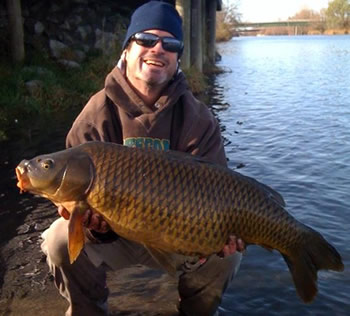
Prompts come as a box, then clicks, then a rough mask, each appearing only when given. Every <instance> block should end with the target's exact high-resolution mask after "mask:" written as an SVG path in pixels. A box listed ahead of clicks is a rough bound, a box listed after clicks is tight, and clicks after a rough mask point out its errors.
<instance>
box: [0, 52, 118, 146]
mask: <svg viewBox="0 0 350 316" xmlns="http://www.w3.org/2000/svg"><path fill="white" fill-rule="evenodd" d="M118 52H119V51H118ZM116 58H117V55H116V54H115V55H113V56H110V57H107V56H102V55H96V56H92V57H91V56H90V58H88V60H87V61H86V62H84V63H83V64H82V65H81V67H80V68H77V69H67V68H65V67H63V66H62V65H60V64H57V63H56V62H54V61H52V60H50V59H49V58H45V57H43V56H42V55H40V54H36V55H32V56H28V60H30V62H27V63H26V64H25V65H24V66H23V67H14V66H12V65H11V63H6V62H2V63H1V64H0V141H4V140H7V139H12V138H14V137H21V138H26V139H29V140H30V139H31V137H32V134H33V133H35V132H36V131H38V130H48V129H54V128H56V127H57V125H60V124H69V125H70V124H71V121H72V120H73V119H74V117H75V116H76V115H77V114H78V113H79V111H80V110H81V109H82V107H83V106H84V105H85V104H86V102H87V101H88V99H89V98H90V96H91V95H92V94H94V93H95V92H96V91H98V90H99V89H101V88H102V87H103V83H104V79H105V76H106V74H107V73H108V72H109V71H110V70H111V69H112V67H113V64H114V62H115V60H116ZM67 122H69V123H67Z"/></svg>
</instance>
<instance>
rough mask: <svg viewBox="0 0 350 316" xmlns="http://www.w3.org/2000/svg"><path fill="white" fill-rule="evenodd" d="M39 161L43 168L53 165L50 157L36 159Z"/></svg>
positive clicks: (46, 168)
mask: <svg viewBox="0 0 350 316" xmlns="http://www.w3.org/2000/svg"><path fill="white" fill-rule="evenodd" d="M38 162H40V163H41V166H42V167H43V169H45V170H48V169H50V168H51V167H52V166H53V161H52V160H51V159H45V160H43V161H42V160H40V161H38Z"/></svg>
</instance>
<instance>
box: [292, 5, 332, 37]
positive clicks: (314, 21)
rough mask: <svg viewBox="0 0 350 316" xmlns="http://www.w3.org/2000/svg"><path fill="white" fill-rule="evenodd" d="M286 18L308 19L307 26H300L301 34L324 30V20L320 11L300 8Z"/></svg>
mask: <svg viewBox="0 0 350 316" xmlns="http://www.w3.org/2000/svg"><path fill="white" fill-rule="evenodd" d="M288 20H310V22H311V23H310V25H309V26H303V27H300V29H299V32H300V33H301V34H310V33H311V34H312V33H313V32H315V31H316V32H319V33H323V32H324V30H325V22H324V18H323V16H322V13H321V12H316V11H314V10H310V9H307V8H305V9H302V10H300V11H299V12H297V13H296V14H295V15H294V16H292V17H290V18H288Z"/></svg>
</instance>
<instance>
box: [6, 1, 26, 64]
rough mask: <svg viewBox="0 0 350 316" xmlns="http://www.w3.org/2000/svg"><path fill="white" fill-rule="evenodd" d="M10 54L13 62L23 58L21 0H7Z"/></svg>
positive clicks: (19, 61) (20, 60)
mask: <svg viewBox="0 0 350 316" xmlns="http://www.w3.org/2000/svg"><path fill="white" fill-rule="evenodd" d="M7 12H8V19H9V33H10V46H11V56H12V60H13V61H14V62H15V63H21V62H23V60H24V39H23V21H22V13H21V0H7Z"/></svg>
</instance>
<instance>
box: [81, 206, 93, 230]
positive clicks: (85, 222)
mask: <svg viewBox="0 0 350 316" xmlns="http://www.w3.org/2000/svg"><path fill="white" fill-rule="evenodd" d="M91 214H92V212H91V210H90V209H87V210H86V211H85V212H84V215H83V220H82V221H83V225H84V226H85V227H87V228H89V226H90V222H91Z"/></svg>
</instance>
